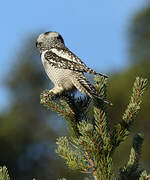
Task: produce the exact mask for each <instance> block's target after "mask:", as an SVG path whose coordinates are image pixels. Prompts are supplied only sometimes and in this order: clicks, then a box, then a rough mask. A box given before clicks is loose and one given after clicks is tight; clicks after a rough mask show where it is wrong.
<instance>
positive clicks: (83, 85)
mask: <svg viewBox="0 0 150 180" xmlns="http://www.w3.org/2000/svg"><path fill="white" fill-rule="evenodd" d="M73 84H74V86H75V87H76V88H77V89H78V90H79V91H81V92H82V93H84V94H86V95H88V96H89V97H91V98H96V99H99V100H101V101H103V102H105V103H107V104H110V105H112V103H110V102H109V101H107V100H106V99H104V98H103V97H100V95H99V94H98V92H97V91H96V89H95V87H94V86H93V85H92V84H91V83H90V82H89V81H88V80H87V79H86V78H85V76H84V75H83V74H82V73H79V74H78V75H77V76H76V77H75V79H74V82H73Z"/></svg>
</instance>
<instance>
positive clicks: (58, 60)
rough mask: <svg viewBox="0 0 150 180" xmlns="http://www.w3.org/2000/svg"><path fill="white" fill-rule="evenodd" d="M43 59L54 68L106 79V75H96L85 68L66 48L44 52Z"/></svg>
mask: <svg viewBox="0 0 150 180" xmlns="http://www.w3.org/2000/svg"><path fill="white" fill-rule="evenodd" d="M44 59H45V60H46V61H48V62H49V64H51V65H52V66H54V67H56V68H60V69H70V70H72V71H78V72H86V73H90V74H96V75H101V76H104V77H107V76H106V75H103V74H100V73H97V72H96V71H94V70H92V69H90V68H89V67H87V66H86V65H85V64H84V63H83V62H82V61H81V60H80V59H79V58H78V57H77V56H76V55H74V54H73V53H72V52H71V51H69V50H68V49H67V48H66V49H60V48H52V49H50V50H48V51H46V52H45V54H44Z"/></svg>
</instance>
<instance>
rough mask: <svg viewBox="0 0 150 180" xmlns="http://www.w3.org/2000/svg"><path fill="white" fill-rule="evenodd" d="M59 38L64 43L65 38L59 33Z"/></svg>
mask: <svg viewBox="0 0 150 180" xmlns="http://www.w3.org/2000/svg"><path fill="white" fill-rule="evenodd" d="M57 39H58V40H60V41H61V42H62V43H64V40H63V38H62V36H61V35H59V36H58V37H57Z"/></svg>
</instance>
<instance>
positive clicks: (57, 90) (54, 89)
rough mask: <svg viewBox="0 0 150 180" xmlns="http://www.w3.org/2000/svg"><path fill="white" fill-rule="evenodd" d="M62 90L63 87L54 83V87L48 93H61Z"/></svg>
mask: <svg viewBox="0 0 150 180" xmlns="http://www.w3.org/2000/svg"><path fill="white" fill-rule="evenodd" d="M63 90H64V89H63V87H61V86H56V85H55V86H54V88H53V89H51V90H50V91H49V93H50V94H54V95H56V94H60V93H62V92H63Z"/></svg>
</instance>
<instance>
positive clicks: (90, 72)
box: [86, 67, 108, 78]
mask: <svg viewBox="0 0 150 180" xmlns="http://www.w3.org/2000/svg"><path fill="white" fill-rule="evenodd" d="M86 68H87V69H86V72H87V73H89V74H94V75H99V76H103V77H105V78H108V76H107V75H106V74H101V73H98V72H96V71H94V70H93V69H91V68H89V67H86Z"/></svg>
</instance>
